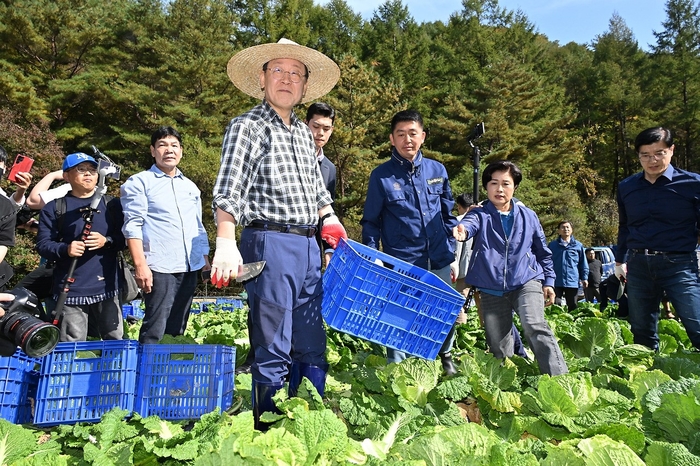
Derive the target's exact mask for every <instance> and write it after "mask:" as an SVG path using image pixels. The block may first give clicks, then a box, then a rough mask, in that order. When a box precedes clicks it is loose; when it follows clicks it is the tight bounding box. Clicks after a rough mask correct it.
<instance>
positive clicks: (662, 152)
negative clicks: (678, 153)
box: [639, 149, 670, 162]
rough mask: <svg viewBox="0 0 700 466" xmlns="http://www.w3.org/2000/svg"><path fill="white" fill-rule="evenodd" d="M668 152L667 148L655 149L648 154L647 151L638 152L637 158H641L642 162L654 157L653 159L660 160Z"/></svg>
mask: <svg viewBox="0 0 700 466" xmlns="http://www.w3.org/2000/svg"><path fill="white" fill-rule="evenodd" d="M669 152H670V151H669V150H668V149H664V150H657V151H656V152H654V153H653V154H649V153H640V154H639V160H643V161H644V162H649V161H650V160H651V159H654V160H661V159H663V158H664V157H666V156H667V155H668V154H669Z"/></svg>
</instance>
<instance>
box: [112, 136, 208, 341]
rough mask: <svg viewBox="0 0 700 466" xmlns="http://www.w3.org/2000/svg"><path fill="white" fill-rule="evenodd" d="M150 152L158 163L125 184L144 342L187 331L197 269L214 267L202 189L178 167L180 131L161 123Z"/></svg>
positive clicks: (127, 231)
mask: <svg viewBox="0 0 700 466" xmlns="http://www.w3.org/2000/svg"><path fill="white" fill-rule="evenodd" d="M151 156H152V157H153V159H154V162H155V163H154V164H153V166H151V168H150V169H149V170H146V171H142V172H140V173H137V174H135V175H133V176H132V177H130V178H129V179H128V180H126V182H125V183H124V184H123V185H122V187H121V201H122V206H123V209H124V227H123V231H124V237H125V238H126V242H127V245H128V246H129V251H130V252H131V256H132V257H133V259H134V267H135V269H136V270H135V275H136V282H137V283H138V285H139V287H140V288H141V290H142V292H143V293H144V302H145V304H146V312H145V316H144V319H143V324H142V326H141V333H140V334H139V342H140V343H145V344H148V343H158V341H159V340H160V339H161V338H163V335H164V334H166V333H167V334H168V335H173V336H177V335H182V334H183V333H184V332H185V328H186V327H187V319H188V318H189V312H190V306H191V304H192V297H193V296H194V290H195V288H196V286H197V273H198V272H199V271H200V270H202V269H204V270H209V269H210V268H211V266H210V264H209V241H208V239H207V232H206V231H205V230H204V225H203V224H202V199H201V193H200V191H199V188H198V187H197V185H196V184H194V183H193V182H192V181H191V180H190V179H188V178H187V177H185V175H183V174H182V172H181V171H180V170H179V169H178V168H177V165H178V163H180V160H181V159H182V138H181V137H180V134H179V133H178V132H177V131H176V130H175V129H174V128H172V127H170V126H164V127H161V128H159V129H158V130H157V131H156V132H154V133H153V135H152V136H151Z"/></svg>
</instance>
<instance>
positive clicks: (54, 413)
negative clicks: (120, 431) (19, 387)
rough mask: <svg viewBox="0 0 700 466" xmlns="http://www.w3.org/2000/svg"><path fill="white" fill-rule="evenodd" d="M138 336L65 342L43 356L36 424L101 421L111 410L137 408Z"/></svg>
mask: <svg viewBox="0 0 700 466" xmlns="http://www.w3.org/2000/svg"><path fill="white" fill-rule="evenodd" d="M138 347H139V344H138V342H137V341H134V340H109V341H88V342H84V341H83V342H63V343H59V344H58V345H57V346H56V348H55V349H54V350H53V351H52V352H51V353H49V354H47V355H46V356H44V358H43V360H42V364H41V373H40V376H39V387H38V390H37V392H38V393H37V402H36V414H35V415H34V424H36V425H55V424H74V423H76V422H98V421H99V420H100V418H101V417H102V415H103V414H105V413H106V412H107V411H109V410H111V409H112V408H115V407H116V408H121V409H125V410H127V411H129V412H131V411H133V409H134V391H135V389H136V371H137V368H138Z"/></svg>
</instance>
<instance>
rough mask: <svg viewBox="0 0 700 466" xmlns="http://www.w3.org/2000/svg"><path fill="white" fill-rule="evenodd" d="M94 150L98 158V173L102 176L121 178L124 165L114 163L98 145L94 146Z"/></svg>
mask: <svg viewBox="0 0 700 466" xmlns="http://www.w3.org/2000/svg"><path fill="white" fill-rule="evenodd" d="M92 150H93V152H94V153H95V159H96V160H97V173H99V175H100V176H101V177H105V178H107V177H109V178H112V179H115V180H119V176H120V175H121V171H122V167H120V166H119V165H117V164H116V163H114V162H113V161H112V159H110V158H109V157H107V156H106V155H105V154H104V152H102V151H100V150H99V149H98V148H97V147H95V146H92Z"/></svg>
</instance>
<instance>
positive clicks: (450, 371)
mask: <svg viewBox="0 0 700 466" xmlns="http://www.w3.org/2000/svg"><path fill="white" fill-rule="evenodd" d="M440 361H442V370H443V371H444V372H445V375H455V374H456V373H457V368H456V367H455V365H454V363H453V362H452V354H450V353H445V354H440Z"/></svg>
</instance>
